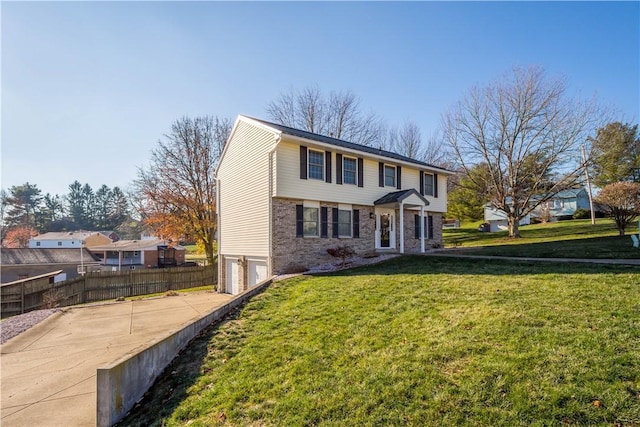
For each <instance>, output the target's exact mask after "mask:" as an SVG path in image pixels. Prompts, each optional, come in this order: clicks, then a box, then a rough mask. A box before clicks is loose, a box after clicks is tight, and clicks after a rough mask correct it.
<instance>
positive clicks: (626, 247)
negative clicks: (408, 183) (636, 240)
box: [443, 218, 640, 259]
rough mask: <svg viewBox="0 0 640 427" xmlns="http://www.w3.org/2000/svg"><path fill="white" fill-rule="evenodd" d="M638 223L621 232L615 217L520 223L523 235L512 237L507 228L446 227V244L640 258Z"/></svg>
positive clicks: (485, 250) (503, 251)
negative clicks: (634, 237) (489, 230)
mask: <svg viewBox="0 0 640 427" xmlns="http://www.w3.org/2000/svg"><path fill="white" fill-rule="evenodd" d="M637 232H638V229H637V226H632V227H630V228H629V229H628V230H627V235H626V236H619V235H618V229H617V228H616V227H615V224H614V222H613V221H612V220H609V219H602V218H599V219H598V220H597V223H596V224H595V225H592V224H591V221H590V220H571V221H559V222H553V223H547V224H533V225H526V226H521V227H520V233H521V236H522V237H521V238H519V239H512V238H509V237H508V234H507V232H506V231H499V232H495V233H486V232H484V233H483V232H479V231H478V229H477V224H475V223H474V224H471V225H470V226H466V227H465V226H463V227H461V228H457V229H445V230H443V243H444V245H445V247H458V248H459V249H458V251H459V252H460V253H467V254H474V255H495V256H515V257H535V258H595V259H605V258H622V259H632V258H640V250H638V249H637V248H634V247H633V245H632V242H631V238H630V237H629V234H631V233H637Z"/></svg>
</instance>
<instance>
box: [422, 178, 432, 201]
mask: <svg viewBox="0 0 640 427" xmlns="http://www.w3.org/2000/svg"><path fill="white" fill-rule="evenodd" d="M424 194H425V195H428V196H433V175H428V174H425V175H424Z"/></svg>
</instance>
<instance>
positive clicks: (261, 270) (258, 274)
mask: <svg viewBox="0 0 640 427" xmlns="http://www.w3.org/2000/svg"><path fill="white" fill-rule="evenodd" d="M247 268H248V274H247V275H248V280H249V283H248V285H249V287H252V286H255V285H257V284H258V283H260V282H262V281H264V280H267V262H266V261H263V260H251V259H250V260H248V262H247Z"/></svg>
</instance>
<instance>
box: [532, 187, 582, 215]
mask: <svg viewBox="0 0 640 427" xmlns="http://www.w3.org/2000/svg"><path fill="white" fill-rule="evenodd" d="M578 209H586V210H590V209H591V208H590V206H589V193H587V190H585V189H584V188H576V189H569V190H564V191H561V192H559V193H558V194H556V195H555V196H554V197H553V198H551V199H549V200H548V201H546V202H544V203H543V204H542V205H541V206H538V207H537V208H536V209H535V210H534V211H533V212H532V213H531V216H532V217H533V218H539V217H541V216H542V214H543V213H545V214H546V212H548V214H547V215H548V217H549V220H551V221H557V220H558V219H560V218H563V217H571V216H573V214H574V213H575V212H576V211H577V210H578ZM545 211H546V212H545Z"/></svg>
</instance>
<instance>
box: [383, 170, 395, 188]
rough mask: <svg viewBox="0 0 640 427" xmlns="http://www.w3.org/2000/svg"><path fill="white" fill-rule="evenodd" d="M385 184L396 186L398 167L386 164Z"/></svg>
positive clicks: (386, 185)
mask: <svg viewBox="0 0 640 427" xmlns="http://www.w3.org/2000/svg"><path fill="white" fill-rule="evenodd" d="M384 185H385V187H395V186H396V167H395V166H389V165H384Z"/></svg>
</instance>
